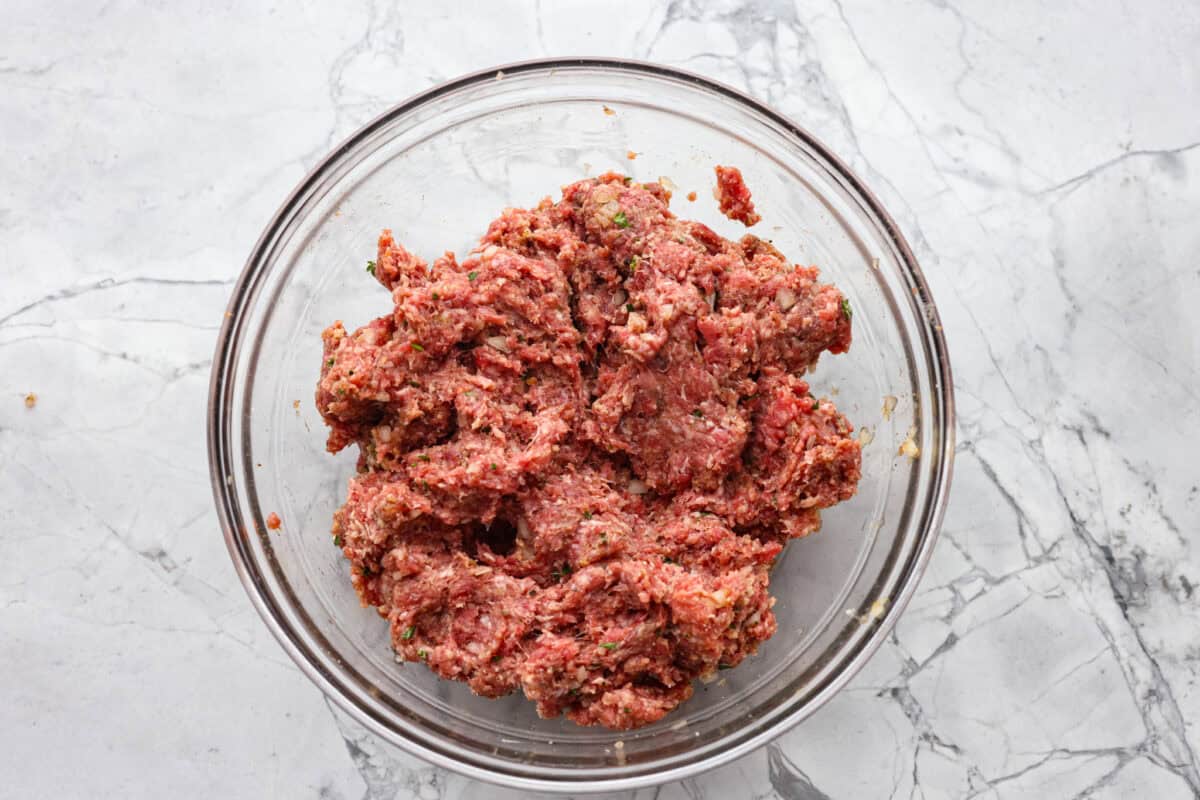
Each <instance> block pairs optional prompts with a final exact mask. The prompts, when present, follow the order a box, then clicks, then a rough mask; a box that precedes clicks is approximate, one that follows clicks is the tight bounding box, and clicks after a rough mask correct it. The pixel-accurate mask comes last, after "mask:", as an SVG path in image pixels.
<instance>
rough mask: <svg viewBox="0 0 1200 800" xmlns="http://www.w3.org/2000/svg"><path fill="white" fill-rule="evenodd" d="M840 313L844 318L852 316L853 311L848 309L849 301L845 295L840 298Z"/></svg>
mask: <svg viewBox="0 0 1200 800" xmlns="http://www.w3.org/2000/svg"><path fill="white" fill-rule="evenodd" d="M842 315H843V316H845V317H846V319H850V318H851V317H853V316H854V312H853V311H851V310H850V301H849V300H847V299H846V298H845V297H843V298H842Z"/></svg>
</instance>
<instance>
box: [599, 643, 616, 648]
mask: <svg viewBox="0 0 1200 800" xmlns="http://www.w3.org/2000/svg"><path fill="white" fill-rule="evenodd" d="M600 646H601V647H603V648H604V649H605V650H616V649H617V643H616V642H601V643H600Z"/></svg>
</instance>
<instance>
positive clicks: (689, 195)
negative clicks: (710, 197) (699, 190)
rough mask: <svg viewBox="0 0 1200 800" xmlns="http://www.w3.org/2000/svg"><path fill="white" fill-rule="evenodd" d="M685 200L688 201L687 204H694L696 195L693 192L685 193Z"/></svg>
mask: <svg viewBox="0 0 1200 800" xmlns="http://www.w3.org/2000/svg"><path fill="white" fill-rule="evenodd" d="M687 199H688V202H689V203H694V202H696V193H695V192H688V193H687Z"/></svg>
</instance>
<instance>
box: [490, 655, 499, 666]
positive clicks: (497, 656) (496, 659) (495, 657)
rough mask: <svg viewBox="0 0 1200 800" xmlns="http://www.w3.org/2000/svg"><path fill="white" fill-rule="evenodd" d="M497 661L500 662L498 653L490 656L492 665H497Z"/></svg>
mask: <svg viewBox="0 0 1200 800" xmlns="http://www.w3.org/2000/svg"><path fill="white" fill-rule="evenodd" d="M499 660H500V654H499V653H497V654H496V655H494V656H492V663H493V664H495V663H497V662H498V661H499Z"/></svg>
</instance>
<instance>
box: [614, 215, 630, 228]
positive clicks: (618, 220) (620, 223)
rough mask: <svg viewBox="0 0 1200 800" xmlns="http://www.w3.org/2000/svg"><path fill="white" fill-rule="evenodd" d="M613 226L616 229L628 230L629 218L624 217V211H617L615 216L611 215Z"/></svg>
mask: <svg viewBox="0 0 1200 800" xmlns="http://www.w3.org/2000/svg"><path fill="white" fill-rule="evenodd" d="M613 224H614V225H616V226H617V227H618V228H628V227H629V217H627V216H625V212H624V211H618V212H617V213H616V214H614V215H613Z"/></svg>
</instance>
